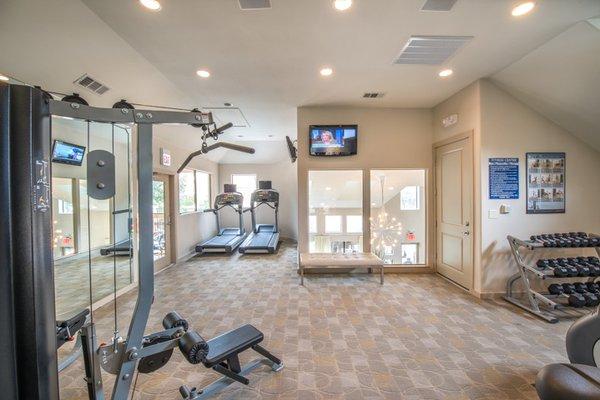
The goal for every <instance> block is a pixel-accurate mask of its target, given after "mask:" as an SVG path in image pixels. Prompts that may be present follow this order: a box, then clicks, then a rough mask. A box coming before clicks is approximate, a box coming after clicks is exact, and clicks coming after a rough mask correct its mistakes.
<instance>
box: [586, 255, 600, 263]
mask: <svg viewBox="0 0 600 400" xmlns="http://www.w3.org/2000/svg"><path fill="white" fill-rule="evenodd" d="M587 262H589V263H590V264H594V265H600V259H598V257H594V256H590V257H588V258H587Z"/></svg>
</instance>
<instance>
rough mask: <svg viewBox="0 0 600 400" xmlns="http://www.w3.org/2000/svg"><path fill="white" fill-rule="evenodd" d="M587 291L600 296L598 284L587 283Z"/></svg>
mask: <svg viewBox="0 0 600 400" xmlns="http://www.w3.org/2000/svg"><path fill="white" fill-rule="evenodd" d="M585 286H586V287H587V291H588V292H590V293H594V294H600V285H598V284H597V283H596V282H586V284H585Z"/></svg>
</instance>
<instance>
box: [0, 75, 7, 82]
mask: <svg viewBox="0 0 600 400" xmlns="http://www.w3.org/2000/svg"><path fill="white" fill-rule="evenodd" d="M8 80H9V79H8V76H4V75H0V81H8Z"/></svg>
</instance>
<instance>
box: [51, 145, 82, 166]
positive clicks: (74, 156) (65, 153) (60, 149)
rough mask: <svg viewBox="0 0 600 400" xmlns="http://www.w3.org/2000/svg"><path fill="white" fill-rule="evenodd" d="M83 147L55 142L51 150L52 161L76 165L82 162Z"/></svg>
mask: <svg viewBox="0 0 600 400" xmlns="http://www.w3.org/2000/svg"><path fill="white" fill-rule="evenodd" d="M84 154H85V147H83V146H78V145H76V144H72V143H67V142H63V141H62V140H55V141H54V147H53V148H52V161H53V162H56V163H62V164H69V165H78V166H80V165H81V163H82V162H83V155H84Z"/></svg>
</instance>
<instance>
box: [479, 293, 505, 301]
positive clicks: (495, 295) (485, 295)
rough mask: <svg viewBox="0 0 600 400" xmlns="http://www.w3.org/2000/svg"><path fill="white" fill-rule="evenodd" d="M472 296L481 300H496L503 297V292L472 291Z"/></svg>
mask: <svg viewBox="0 0 600 400" xmlns="http://www.w3.org/2000/svg"><path fill="white" fill-rule="evenodd" d="M473 294H474V295H475V296H477V297H478V298H480V299H481V300H498V299H501V298H502V297H504V295H505V294H506V293H505V292H478V291H474V292H473Z"/></svg>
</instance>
